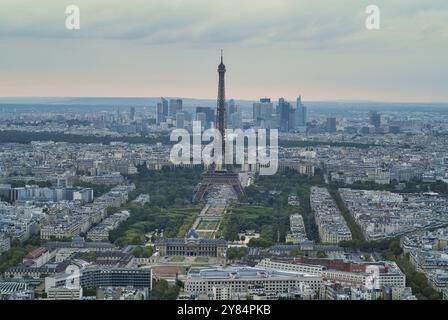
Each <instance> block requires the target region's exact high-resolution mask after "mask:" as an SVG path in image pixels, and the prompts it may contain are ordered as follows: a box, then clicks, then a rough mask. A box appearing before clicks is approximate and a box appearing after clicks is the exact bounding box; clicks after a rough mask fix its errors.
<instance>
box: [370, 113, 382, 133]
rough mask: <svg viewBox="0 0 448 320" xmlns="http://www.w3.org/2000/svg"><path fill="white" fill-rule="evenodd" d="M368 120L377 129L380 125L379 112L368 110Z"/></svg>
mask: <svg viewBox="0 0 448 320" xmlns="http://www.w3.org/2000/svg"><path fill="white" fill-rule="evenodd" d="M369 120H370V124H371V125H372V126H374V127H375V129H378V128H379V127H381V114H379V113H378V112H375V111H370V112H369Z"/></svg>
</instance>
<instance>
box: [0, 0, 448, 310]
mask: <svg viewBox="0 0 448 320" xmlns="http://www.w3.org/2000/svg"><path fill="white" fill-rule="evenodd" d="M400 1H401V0H400ZM7 2H8V1H7ZM199 2H201V1H199ZM199 2H198V3H196V2H195V3H194V4H192V6H193V8H196V9H198V10H199V11H198V12H193V10H192V11H191V12H190V11H189V10H190V9H191V8H190V6H189V5H188V6H187V5H186V4H185V2H183V1H179V3H178V6H179V7H172V5H167V6H166V8H165V7H163V5H165V4H164V3H163V5H162V4H161V2H159V1H155V0H154V1H149V2H148V3H150V4H143V3H142V4H141V10H142V12H143V13H144V12H147V11H151V12H153V11H155V12H160V16H157V17H155V16H151V17H150V18H148V17H146V16H145V17H144V19H143V18H142V17H140V15H139V14H137V11H135V8H134V9H129V8H128V7H120V6H122V5H123V4H119V3H118V2H117V1H111V3H112V5H111V6H112V7H113V8H114V12H112V13H111V11H110V8H108V7H107V8H106V7H105V8H104V11H101V14H99V15H98V19H99V20H100V21H103V20H104V21H106V22H105V23H106V24H107V25H108V26H109V24H110V25H112V24H113V25H114V26H115V25H116V24H119V21H115V20H113V22H114V23H111V22H110V21H112V20H110V21H109V19H108V17H109V18H110V17H116V16H117V12H122V10H123V17H122V18H120V19H124V21H125V23H123V25H125V26H126V27H127V28H126V29H125V30H124V31H118V30H117V29H115V28H112V27H111V28H109V29H108V28H106V27H104V28H103V27H102V26H101V25H99V24H98V25H97V24H95V23H92V20H91V18H89V14H91V12H97V11H95V10H99V9H98V8H97V7H96V6H97V5H96V4H93V2H92V3H90V4H87V3H81V4H80V10H81V12H83V14H82V15H81V17H82V19H84V16H86V17H87V18H86V20H81V21H78V22H79V23H80V26H78V28H76V23H75V22H76V21H77V20H76V15H75V14H76V10H75V11H73V14H74V15H75V16H74V17H73V19H75V20H73V21H74V22H73V21H72V22H73V23H75V24H74V25H73V26H74V27H73V28H72V29H69V30H65V29H64V30H62V31H61V30H59V29H54V26H53V24H52V23H54V21H56V20H55V19H54V18H55V17H59V16H58V14H59V13H54V12H56V11H54V12H53V11H52V10H49V11H48V12H47V11H46V13H45V14H42V16H40V15H37V16H36V18H35V19H34V18H33V19H31V18H30V21H29V25H30V26H34V28H35V29H36V30H37V31H35V30H34V29H33V30H29V29H27V28H28V27H24V28H23V30H22V29H20V28H19V29H17V28H14V24H13V22H12V21H13V20H11V19H12V18H7V19H6V18H5V19H4V21H3V22H0V35H1V36H3V35H5V42H4V41H3V39H2V40H1V41H2V42H4V43H5V44H6V45H5V48H6V49H5V50H3V49H2V53H3V51H4V52H5V57H6V58H7V59H5V61H6V60H8V63H9V64H8V65H7V66H6V65H3V62H2V61H0V69H1V70H2V71H1V75H0V76H1V77H2V78H1V79H0V300H41V301H44V300H177V301H192V300H199V301H216V300H240V301H267V300H308V301H309V300H327V301H329V300H447V299H448V201H447V200H448V143H447V142H448V103H447V102H443V101H446V88H445V87H443V85H442V84H443V83H444V84H445V85H446V81H445V80H446V72H445V71H444V70H443V71H442V69H443V68H442V66H443V65H446V64H443V63H442V60H443V57H445V59H446V56H444V55H443V54H444V52H446V44H445V45H444V46H442V45H440V43H446V42H444V39H446V22H445V25H443V23H442V22H440V21H443V19H442V18H443V17H446V13H447V12H448V11H447V10H448V8H447V7H446V2H443V3H442V2H438V1H436V0H434V1H431V2H433V3H434V5H435V6H436V7H437V5H438V6H439V7H440V8H441V9H447V10H445V11H443V10H442V11H440V12H442V13H445V16H442V14H440V15H438V14H436V13H435V12H437V11H431V10H429V11H428V10H426V9H425V8H426V7H425V6H422V8H420V7H421V6H419V5H413V6H412V8H410V9H409V12H408V11H406V14H407V15H409V16H411V17H414V16H416V15H417V16H418V17H421V16H422V15H423V16H424V19H423V18H421V19H423V21H428V23H429V24H428V25H426V24H423V21H421V20H418V19H417V18H416V20H415V23H414V24H413V25H414V26H418V27H414V28H415V30H414V29H411V30H410V31H408V30H407V29H406V28H404V27H403V25H402V21H401V20H399V19H398V20H395V18H389V17H384V19H382V20H381V21H382V22H381V28H380V25H379V21H377V20H375V19H373V18H372V19H373V20H372V19H371V21H370V20H368V21H367V22H366V24H365V23H364V20H365V14H364V13H365V12H370V11H369V10H367V11H365V8H364V7H362V8H358V7H356V5H357V4H356V2H352V6H354V7H356V9H353V18H352V15H351V14H352V13H351V11H349V9H350V8H349V6H348V5H347V6H343V5H341V8H338V9H337V10H336V9H335V10H336V12H337V13H339V14H340V16H341V20H337V19H333V20H332V19H324V18H328V17H326V16H325V17H321V19H320V20H319V19H318V20H316V21H318V22H319V23H318V24H316V21H314V20H313V21H309V20H307V19H308V16H307V15H305V16H304V15H302V13H303V12H305V11H304V10H302V8H301V7H300V6H297V4H295V3H292V2H291V3H289V2H288V1H286V0H285V1H279V3H280V4H281V5H279V6H272V5H271V4H268V3H267V2H265V1H258V2H257V5H259V6H260V9H259V11H256V12H255V13H252V11H251V10H252V9H253V8H252V7H250V8H249V9H250V11H248V8H247V4H241V8H240V9H238V10H240V11H237V12H236V13H235V14H236V15H235V16H234V15H233V14H231V12H230V11H232V10H229V8H234V7H235V3H234V2H232V1H229V7H223V6H221V5H217V4H216V3H214V4H210V3H211V1H206V2H201V3H199ZM230 2H232V3H230ZM7 5H8V7H9V8H10V9H11V8H13V9H11V12H15V13H17V12H21V11H20V10H19V9H20V8H21V9H23V10H25V11H24V12H25V13H24V16H29V17H34V11H33V12H31V11H29V8H22V7H20V8H19V7H16V5H15V4H14V3H13V2H10V3H9V4H7ZM238 5H239V4H238ZM386 5H387V4H386V2H383V1H379V7H378V8H377V7H376V6H375V7H374V8H373V9H371V10H373V11H372V12H373V13H371V14H372V15H374V14H375V12H376V11H378V12H377V14H378V15H379V13H380V11H379V10H380V9H381V10H383V7H384V8H385V7H386ZM423 7H425V8H423ZM119 8H121V9H119ZM257 8H258V7H257ZM288 8H291V10H289V9H288ZM316 8H320V7H319V6H318V5H317V6H316V7H315V6H313V5H310V13H314V14H318V11H319V12H320V11H322V10H320V9H319V10H317V9H316ZM59 9H60V8H59ZM75 9H76V8H75ZM84 9H86V11H83V10H84ZM87 9H91V10H92V11H89V10H87ZM202 9H204V11H201V10H202ZM206 9H207V10H206ZM214 9H216V10H214ZM411 9H412V10H411ZM78 10H79V9H78ZM164 10H166V12H165V11H164ZM390 10H391V11H388V14H389V15H391V16H392V14H391V13H397V8H396V7H393V6H392V7H391V9H390ZM44 11H45V10H44ZM289 11H291V13H290V12H289ZM58 12H59V11H58ZM61 12H62V13H64V11H63V10H62V11H61ZM67 12H72V11H67ZM98 12H99V11H98ZM179 12H182V15H181V16H179ZM189 12H190V14H191V15H192V16H193V17H196V18H199V19H191V21H190V20H189V19H186V17H187V16H188V13H189ZM347 12H349V13H350V14H348V13H347ZM169 13H171V14H173V15H174V16H173V18H172V19H171V16H170V15H169V16H168V17H169V19H168V20H169V21H172V24H173V25H172V26H171V25H169V26H167V25H168V23H166V21H168V20H167V17H166V15H167V14H169ZM184 13H185V14H184ZM267 13H269V14H267ZM292 13H295V14H296V15H297V17H296V16H295V15H293V14H292ZM84 14H85V15H84ZM252 14H254V16H253V15H252ZM332 14H333V15H334V16H337V15H336V14H335V13H334V12H333V13H332ZM397 14H398V13H397ZM403 14H405V13H403ZM419 14H420V15H419ZM47 15H48V17H47ZM142 16H144V15H143V14H142ZM349 16H350V18H348V17H349ZM8 17H9V16H8ZM45 17H47V18H48V19H44V18H45ZM176 17H177V19H176ZM201 17H202V18H204V17H207V20H206V21H207V22H208V24H207V25H202V24H200V23H199V22H194V21H196V20H198V21H199V20H201V21H202V20H203V19H200V18H201ZM218 17H219V18H221V19H218ZM236 17H237V18H236ZM243 17H244V19H243ZM372 17H373V16H372ZM375 17H376V16H375ZM1 18H2V13H0V21H1V20H2V19H1ZM62 18H65V16H63V15H62ZM157 18H160V20H158V19H157ZM355 18H356V19H355ZM78 19H79V17H78ZM133 19H135V24H134V20H133ZM204 19H205V18H204ZM215 19H216V21H218V22H219V21H223V25H221V24H219V23H217V22H216V21H215ZM388 19H389V20H388ZM419 19H420V18H419ZM193 20H194V21H193ZM327 20H328V21H327ZM57 21H59V20H57ZM84 21H86V22H84ZM104 21H103V22H104ZM148 21H150V22H151V24H150V25H146V23H148ZM204 21H205V20H204ZM224 21H227V22H224ZM232 21H233V24H231V23H230V22H232ZM260 21H264V22H265V23H266V26H264V27H261V26H260ZM338 21H344V22H345V23H346V24H347V25H348V26H350V28H348V27H347V28H345V27H344V28H342V26H341V25H340V22H338ZM369 21H370V22H371V28H370V29H369V24H368V22H369ZM418 22H420V23H418ZM58 23H59V22H58ZM241 23H242V24H241ZM321 23H322V25H320V24H321ZM41 24H42V29H39V25H41ZM47 24H48V25H47ZM159 24H160V25H159ZM62 25H63V24H62ZM358 25H361V26H360V27H359V30H360V31H358V29H357V28H358ZM421 25H425V26H426V27H425V28H423V29H424V30H423V31H422V30H421V28H420V26H421ZM44 26H45V27H44ZM224 26H227V28H225V27H224ZM308 26H311V27H310V29H308V28H307V27H308ZM344 26H345V24H344ZM3 27H5V28H4V30H3ZM109 27H110V26H109ZM442 27H444V28H442ZM158 28H159V29H158ZM321 28H322V30H321ZM338 28H342V29H343V31H344V32H341V30H340V29H338ZM47 29H48V30H53V29H54V30H57V31H54V32H53V31H52V32H50V31H48V30H47ZM147 29H150V30H153V31H151V32H152V33H149V34H147V32H148V31H145V32H144V34H141V33H142V32H143V31H142V30H147ZM373 29H375V30H373ZM405 29H406V30H407V33H405V32H404V31H403V30H405ZM101 30H102V31H101ZM173 30H175V32H174V31H173ZM297 30H299V31H297ZM304 30H305V31H304ZM329 30H332V31H331V32H330V31H329ZM333 30H335V31H334V32H333ZM391 30H393V31H394V32H395V33H393V32H392V31H391ZM428 30H429V31H428ZM34 32H36V33H34ZM66 32H79V36H78V34H76V33H71V34H70V38H69V39H70V41H74V44H73V46H71V47H70V50H73V52H71V51H70V52H68V51H67V47H66V43H65V42H64V41H65V40H63V39H64V37H66V36H67V33H66ZM89 32H92V33H91V34H92V36H91V35H90V33H89ZM158 32H160V33H158ZM296 32H297V33H298V34H297V35H296V37H295V36H294V37H292V33H296ZM301 32H303V33H301ZM326 32H329V33H331V37H330V36H329V35H328V34H327V33H326ZM368 32H376V33H375V34H374V35H372V33H368ZM178 33H179V34H178ZM342 33H343V34H344V35H342ZM427 33H430V34H431V36H428V38H425V35H427ZM385 34H386V35H387V34H389V35H390V34H392V35H393V37H391V38H387V39H385V38H381V37H382V36H383V35H385ZM412 35H416V37H417V38H418V40H415V39H412V38H408V37H411V36H412ZM28 37H29V39H31V40H30V41H29V42H27V41H24V40H23V39H28ZM67 37H68V36H67ZM234 38H235V40H233V39H234ZM329 38H331V39H329ZM364 38H367V39H368V40H361V39H364ZM402 38H403V39H404V40H400V41H399V40H394V39H402ZM14 39H16V40H17V39H19V40H17V42H14V41H15V40H14ZM36 39H41V40H42V39H43V40H42V41H45V43H46V42H47V41H53V40H54V43H52V44H51V45H49V46H48V47H45V45H44V44H39V43H38V42H36V43H35V40H36ZM92 39H95V41H91V40H92ZM98 39H99V40H98ZM211 39H212V40H213V41H211ZM229 39H232V41H230V40H229ZM391 39H392V40H391ZM406 39H407V40H406ZM422 39H423V40H422ZM96 40H98V42H96ZM408 40H409V41H408ZM88 41H91V42H88ZM184 41H185V43H188V44H187V45H186V46H187V47H183V45H185V43H184ZM364 41H367V42H364ZM369 41H370V42H369ZM401 41H403V42H401ZM25 42H26V43H25ZM49 43H50V42H49ZM86 43H87V44H86ZM409 43H413V44H414V43H418V45H417V46H416V47H418V48H417V49H416V50H417V51H415V52H414V51H412V50H410V49H409V48H408V47H407V46H408V45H409ZM20 44H21V45H23V46H21V45H20ZM75 44H79V46H77V45H75ZM193 44H194V45H193ZM366 44H368V45H369V46H370V45H371V47H369V48H368V50H367V49H366V47H367V45H366ZM128 45H129V46H128ZM288 45H290V46H291V47H288ZM419 45H421V47H419ZM27 46H29V47H27ZM165 46H169V47H165ZM195 46H196V47H195ZM203 46H204V47H203ZM221 46H223V47H224V51H222V50H221V54H220V55H219V50H220V49H221ZM400 46H401V47H400ZM439 46H441V47H442V48H441V49H440V50H439V49H438V48H439ZM30 48H31V49H30ZM32 48H34V49H32ZM36 48H38V49H37V50H35V49H36ZM49 48H50V49H49ZM90 48H93V49H90ZM148 48H149V49H148ZM285 48H286V49H285ZM385 48H386V49H385ZM28 49H29V50H28ZM290 49H291V50H290ZM412 49H414V48H412ZM420 49H421V50H423V51H420ZM47 50H48V51H47ZM52 50H54V52H53V51H52ZM85 50H87V51H88V53H89V54H92V56H90V55H85V53H86V52H87V51H85ZM96 50H97V51H96ZM151 50H153V51H151ZM272 50H273V51H272ZM332 50H334V52H335V55H334V56H333V55H332V54H331V53H330V52H332ZM344 50H346V51H347V52H349V54H347V53H346V52H344ZM369 50H370V51H369ZM185 52H186V53H185ZM272 52H275V54H271V53H272ZM372 52H373V53H372ZM188 53H190V54H188ZM210 53H211V54H210ZM31 55H32V56H31ZM371 55H375V57H374V60H375V59H377V58H378V60H375V61H378V64H375V63H376V62H375V63H373V62H372V61H373V60H369V57H370V58H372V56H371ZM358 56H360V57H362V58H363V59H364V58H365V59H366V60H363V59H359V60H357V57H358ZM61 57H62V58H61ZM190 57H191V60H190ZM251 59H253V60H251ZM333 59H334V60H333ZM1 60H3V59H1ZM210 61H212V62H210ZM445 62H446V61H445ZM5 66H6V67H5ZM2 67H5V68H2ZM363 67H365V69H363ZM146 68H149V69H146ZM196 71H197V72H196ZM283 75H284V76H283ZM142 88H143V89H142ZM137 91H138V93H139V94H134V93H135V92H137ZM92 92H95V94H92ZM49 93H51V94H49ZM70 93H73V94H72V95H73V96H74V97H71V94H70ZM104 93H108V94H104ZM167 93H169V95H167ZM145 95H148V96H151V97H147V98H146V97H145ZM176 95H178V96H176ZM33 96H35V97H33ZM45 96H48V97H45ZM65 96H66V97H65ZM84 96H85V97H84ZM96 96H98V97H96ZM108 96H110V97H108ZM120 96H123V97H122V98H120ZM133 96H136V97H135V98H134V97H133ZM215 96H216V98H213V99H210V97H215ZM310 96H311V98H310ZM192 97H196V98H192ZM201 97H206V98H204V99H201ZM247 97H252V98H251V99H248V98H247ZM316 97H320V98H319V99H321V100H322V101H319V99H316ZM329 97H340V98H339V99H336V98H329ZM343 99H345V100H343ZM385 101H410V102H385ZM412 101H414V102H412ZM418 101H428V102H418ZM436 101H442V102H436ZM198 123H199V125H200V130H201V132H204V131H206V130H208V129H215V131H216V132H218V133H219V135H220V137H223V138H225V139H229V136H230V138H231V137H232V136H231V135H230V134H229V133H228V131H227V130H228V129H233V130H237V131H238V132H242V133H243V134H244V135H249V134H250V132H267V133H268V134H269V133H271V132H275V133H277V132H278V141H272V140H271V141H270V143H271V144H272V143H274V142H276V143H278V152H276V153H270V155H271V156H274V157H275V160H278V167H276V170H275V171H274V172H273V174H271V175H264V174H263V172H262V171H263V169H265V168H266V165H265V164H263V163H258V162H257V163H250V161H249V160H248V159H245V160H247V161H244V162H243V163H233V154H232V155H231V156H232V161H231V162H230V163H227V162H224V161H223V162H222V163H219V162H216V163H212V164H208V163H205V162H199V163H197V162H194V161H192V162H190V161H188V163H187V162H185V163H180V164H179V163H173V161H172V151H173V146H174V145H175V144H176V143H178V142H179V141H177V138H176V139H173V136H175V137H177V136H176V135H175V133H176V132H187V133H188V134H190V133H192V132H194V126H195V124H198ZM178 129H180V130H178ZM246 138H247V139H245V137H244V136H243V139H242V140H241V141H244V142H245V141H246V140H247V141H248V145H249V144H250V143H251V139H250V137H248V136H246ZM225 139H224V140H223V141H224V142H223V144H222V145H221V144H220V145H219V148H220V149H217V148H218V147H215V148H216V149H214V150H213V153H212V154H213V155H214V154H216V153H217V150H219V151H221V148H222V150H224V149H225V146H228V145H229V141H228V140H225ZM257 139H258V140H257V141H255V142H259V140H260V138H259V136H258V138H257ZM191 140H194V137H193V138H192V139H191ZM215 140H216V139H215V138H214V139H213V143H214V146H217V144H216V141H215ZM193 142H194V141H193ZM231 143H232V144H231V146H232V150H233V142H231ZM205 145H206V143H204V144H203V145H202V147H203V148H204V147H205ZM204 149H206V148H204ZM243 149H244V151H245V152H247V153H249V151H248V150H249V149H250V148H249V146H245V147H244V148H243ZM202 150H203V149H201V151H202ZM260 152H261V151H260V148H259V149H257V153H258V154H259V153H260ZM271 152H272V151H271ZM192 153H194V147H193V148H192ZM227 157H228V155H227V154H225V159H228V158H227ZM247 157H248V158H249V156H248V155H247ZM191 158H192V159H193V158H194V156H191ZM188 160H190V155H188ZM198 310H199V309H198ZM201 310H202V309H201ZM193 311H194V310H191V312H193ZM196 311H197V310H196ZM178 312H179V311H178ZM182 312H185V313H187V312H188V310H187V304H185V311H183V310H182ZM201 312H202V311H201ZM209 312H210V311H209Z"/></svg>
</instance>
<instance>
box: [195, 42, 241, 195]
mask: <svg viewBox="0 0 448 320" xmlns="http://www.w3.org/2000/svg"><path fill="white" fill-rule="evenodd" d="M223 60H224V59H223V54H222V50H221V63H220V64H219V66H218V74H219V80H218V100H217V113H216V125H215V127H216V129H217V130H219V132H220V133H221V137H222V164H218V165H216V168H215V170H211V171H207V172H205V173H203V175H202V181H201V183H200V184H199V185H198V188H197V191H196V194H195V196H194V201H195V202H196V201H200V200H202V198H203V197H204V195H205V194H207V192H208V191H209V190H211V189H212V187H213V186H217V185H218V186H219V185H221V186H222V185H228V186H231V187H232V189H233V190H234V191H235V194H236V195H240V194H243V193H244V191H243V187H242V186H241V182H240V180H239V176H238V173H234V172H232V170H225V168H226V167H227V166H225V165H224V163H225V158H224V157H225V148H226V145H225V130H226V119H225V114H226V93H225V78H224V77H225V73H226V66H225V65H224V61H223ZM230 167H231V166H230Z"/></svg>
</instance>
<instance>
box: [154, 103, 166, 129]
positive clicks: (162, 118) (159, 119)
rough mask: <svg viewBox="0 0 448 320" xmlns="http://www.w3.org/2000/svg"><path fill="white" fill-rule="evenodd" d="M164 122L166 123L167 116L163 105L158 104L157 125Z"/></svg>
mask: <svg viewBox="0 0 448 320" xmlns="http://www.w3.org/2000/svg"><path fill="white" fill-rule="evenodd" d="M162 122H165V115H164V114H163V104H162V103H161V102H159V103H158V104H157V112H156V123H157V124H158V125H159V124H161V123H162Z"/></svg>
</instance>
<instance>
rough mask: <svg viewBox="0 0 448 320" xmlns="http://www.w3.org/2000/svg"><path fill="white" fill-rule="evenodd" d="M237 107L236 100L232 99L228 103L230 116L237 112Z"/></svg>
mask: <svg viewBox="0 0 448 320" xmlns="http://www.w3.org/2000/svg"><path fill="white" fill-rule="evenodd" d="M236 108H237V105H236V103H235V100H233V99H230V100H229V103H228V104H227V115H228V116H230V115H232V114H233V113H235V112H236Z"/></svg>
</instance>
